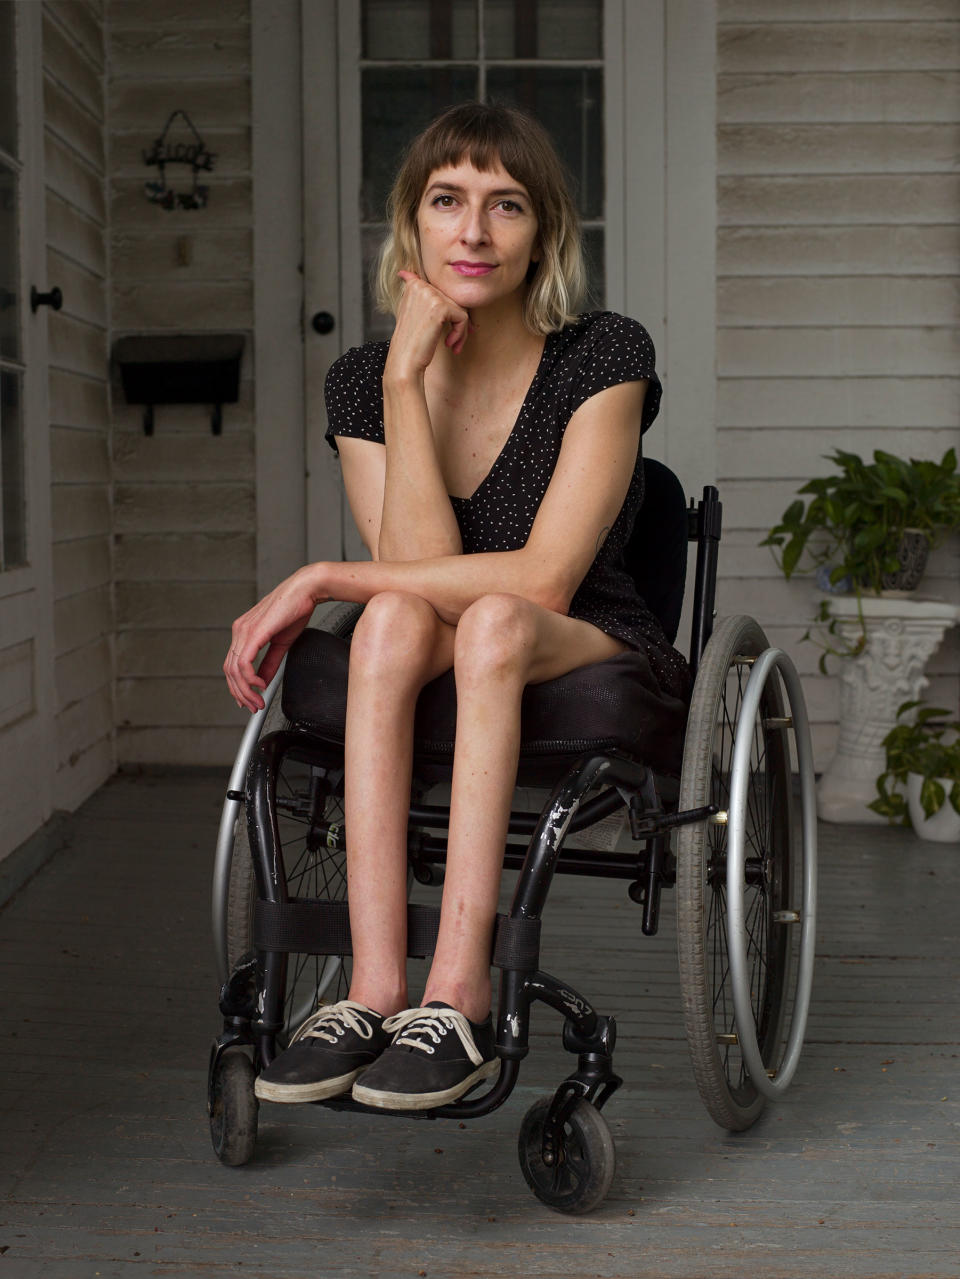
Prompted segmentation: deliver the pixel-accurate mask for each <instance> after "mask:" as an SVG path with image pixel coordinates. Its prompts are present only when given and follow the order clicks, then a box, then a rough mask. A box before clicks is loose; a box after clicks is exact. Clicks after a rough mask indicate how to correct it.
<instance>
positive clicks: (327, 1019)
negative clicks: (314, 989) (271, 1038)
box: [290, 999, 386, 1044]
mask: <svg viewBox="0 0 960 1279" xmlns="http://www.w3.org/2000/svg"><path fill="white" fill-rule="evenodd" d="M369 1016H370V1009H369V1008H365V1007H364V1006H363V1004H355V1003H353V1002H352V1000H349V999H341V1000H340V1002H339V1003H338V1004H326V1005H324V1006H323V1007H321V1008H318V1009H317V1011H316V1012H315V1013H311V1014H310V1016H309V1017H308V1018H307V1020H306V1021H305V1022H304V1023H303V1025H302V1026H301V1027H300V1029H299V1030H298V1031H297V1032H296V1034H295V1035H294V1036H293V1038H292V1039H291V1040H290V1043H291V1044H295V1043H296V1042H297V1040H298V1039H325V1040H326V1041H327V1043H329V1044H336V1043H338V1042H339V1041H340V1040H341V1039H342V1038H343V1036H344V1035H345V1034H346V1032H347V1031H348V1030H352V1031H354V1032H355V1033H356V1034H357V1035H359V1036H360V1038H361V1039H372V1038H373V1027H372V1026H371V1025H370V1023H369V1022H368V1021H367V1017H369ZM384 1024H386V1023H384Z"/></svg>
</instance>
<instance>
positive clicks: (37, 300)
mask: <svg viewBox="0 0 960 1279" xmlns="http://www.w3.org/2000/svg"><path fill="white" fill-rule="evenodd" d="M38 306H52V307H53V309H54V310H55V311H59V310H60V308H61V307H62V306H63V294H62V293H61V292H60V290H59V289H56V288H54V289H51V290H50V292H49V293H41V292H39V290H38V289H37V286H36V285H35V284H34V285H33V286H32V287H31V289H30V310H31V311H33V312H34V313H36V310H37V307H38Z"/></svg>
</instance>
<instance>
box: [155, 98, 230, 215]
mask: <svg viewBox="0 0 960 1279" xmlns="http://www.w3.org/2000/svg"><path fill="white" fill-rule="evenodd" d="M178 116H179V117H180V118H181V119H182V121H183V124H184V125H186V130H183V129H179V128H174V127H173V125H174V121H175V120H176V119H177V117H178ZM187 131H188V132H187ZM178 133H180V134H182V135H184V136H183V137H181V138H178V137H177V134H178ZM216 158H217V157H216V156H215V155H214V154H213V153H212V152H211V151H208V150H207V147H206V144H205V143H204V141H203V138H201V136H200V134H199V133H198V132H197V130H196V128H195V127H194V124H193V121H192V120H191V119H190V117H189V116H188V115H187V113H186V111H180V110H177V111H174V112H172V113H171V115H170V117H169V119H168V120H167V123H166V124H165V125H164V126H163V132H162V133H161V134H160V136H159V138H157V139H156V141H155V142H154V144H153V146H152V147H151V148H150V150H149V151H144V153H143V161H144V164H148V165H151V166H154V167H156V168H157V169H158V171H159V178H158V179H157V180H155V181H150V182H145V183H144V191H145V192H146V196H147V199H148V200H150V201H151V203H153V204H159V205H160V207H161V208H163V209H168V210H170V209H204V208H206V205H207V196H208V194H209V191H210V188H209V187H206V186H201V185H200V183H199V182H198V177H199V175H200V174H201V173H212V172H213V162H214V160H215V159H216ZM168 164H173V165H183V166H184V167H186V168H189V169H190V170H191V172H192V175H193V186H192V187H191V189H190V190H189V191H175V190H173V189H172V188H171V187H169V186H168V185H167V165H168Z"/></svg>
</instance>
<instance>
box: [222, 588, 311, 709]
mask: <svg viewBox="0 0 960 1279" xmlns="http://www.w3.org/2000/svg"><path fill="white" fill-rule="evenodd" d="M321 568H322V566H321V565H316V564H314V565H308V566H306V567H304V568H301V569H298V570H297V572H296V573H294V574H293V575H292V576H290V577H288V578H287V579H286V580H285V581H283V582H281V583H280V585H279V586H276V587H274V589H273V590H272V591H271V592H270V593H269V594H268V595H265V596H264V597H263V599H262V600H260V601H259V603H257V604H254V606H253V608H251V609H249V610H248V611H247V612H246V613H244V614H243V615H242V616H241V617H238V618H237V620H236V621H235V622H234V624H233V633H232V638H231V642H230V651H229V653H228V654H227V656H226V658H225V660H224V663H223V673H224V675H225V676H226V680H227V686H228V687H229V689H230V694H231V696H232V697H233V700H234V701H235V702H236V703H237V705H238V706H245V707H246V708H247V710H249V711H258V710H261V709H262V708H263V697H262V691H263V690H264V689H265V688H266V687H267V685H268V684H269V683H270V681H271V680H272V679H273V677H274V675H275V674H276V673H277V670H278V668H279V666H280V663H281V662H282V661H283V658H284V656H285V655H286V653H287V650H288V649H289V648H290V646H291V645H292V644H293V642H294V640H295V639H296V638H297V636H298V635H299V634H300V632H301V631H302V630H303V629H304V627H305V626H306V624H307V622H309V620H310V615H311V613H312V612H313V610H314V608H315V607H316V606H317V605H318V604H320V603H322V602H323V601H324V600H325V599H327V598H329V597H328V596H327V595H325V594H323V593H322V592H321V591H318V589H317V585H318V581H317V575H318V569H321ZM264 645H267V646H268V647H267V651H266V652H265V653H264V655H263V658H262V660H261V662H260V666H259V668H257V669H255V668H254V665H253V662H254V658H255V657H256V656H257V653H259V652H260V650H261V649H262V648H263V647H264Z"/></svg>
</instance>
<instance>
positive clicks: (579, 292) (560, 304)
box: [375, 102, 586, 334]
mask: <svg viewBox="0 0 960 1279" xmlns="http://www.w3.org/2000/svg"><path fill="white" fill-rule="evenodd" d="M464 161H469V162H470V164H472V165H473V167H474V168H475V169H477V170H479V171H480V172H481V173H489V172H490V170H491V169H494V168H496V167H497V165H498V164H501V165H502V166H503V167H504V169H506V171H507V172H508V173H509V174H510V176H511V177H512V178H513V179H514V180H515V181H516V182H519V183H521V184H522V185H523V186H524V187H525V188H526V189H527V191H528V192H529V194H530V199H531V202H532V204H533V212H534V215H535V217H536V219H537V235H538V240H539V246H540V261H539V262H532V263H531V264H530V274H529V277H528V288H527V296H526V299H525V302H524V322H525V324H526V325H527V327H528V328H529V329H531V331H532V332H534V333H541V334H542V333H552V332H555V331H557V330H558V329H561V328H563V327H564V325H566V324H569V323H571V322H572V321H573V320H575V319H576V309H577V307H578V306H579V305H580V302H581V300H582V297H583V293H584V287H585V281H586V272H585V270H584V264H583V251H582V248H581V243H580V224H579V218H578V216H577V211H576V208H575V207H574V204H573V201H572V199H571V197H570V192H569V188H568V185H567V180H566V176H565V174H564V171H563V166H562V164H561V163H560V159H559V157H558V156H557V153H556V151H555V149H554V146H553V143H552V142H551V141H550V138H549V136H548V134H547V133H546V131H545V130H544V129H543V128H542V126H541V125H539V124H538V123H537V121H536V120H534V119H533V118H532V117H531V116H528V115H526V114H524V113H523V112H521V111H517V110H516V109H514V108H512V107H504V106H491V105H488V104H486V103H481V102H474V103H465V104H463V105H461V106H457V107H451V108H450V109H449V110H448V111H446V112H444V113H443V115H441V116H439V117H438V118H437V119H436V120H434V122H433V123H432V124H431V125H430V126H429V127H428V128H427V129H426V130H425V131H424V132H423V133H422V134H421V135H420V136H419V137H418V138H417V139H415V141H414V142H413V143H412V144H411V146H410V147H409V149H408V151H407V153H406V155H405V157H404V160H403V163H402V164H401V166H400V171H399V173H398V174H397V178H396V181H395V182H394V185H393V189H392V191H391V192H390V196H389V199H388V202H387V212H388V215H389V218H390V223H391V230H390V234H389V236H388V237H387V239H386V241H385V242H384V244H383V247H382V249H381V252H380V258H379V262H378V265H377V273H376V280H375V289H376V296H377V303H378V306H379V308H380V310H381V311H384V312H385V313H386V314H388V315H396V312H397V307H398V305H399V302H400V298H401V296H402V293H403V281H402V280H400V279H399V277H398V274H397V273H398V271H415V272H417V273H418V274H420V273H422V271H423V264H422V262H421V259H420V243H419V237H418V235H417V213H418V211H419V207H420V200H421V199H422V196H423V192H424V191H425V190H426V187H427V183H428V182H429V180H430V176H431V174H433V173H435V172H436V171H437V170H438V169H444V168H450V167H455V166H456V165H458V164H462V163H463V162H464Z"/></svg>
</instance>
